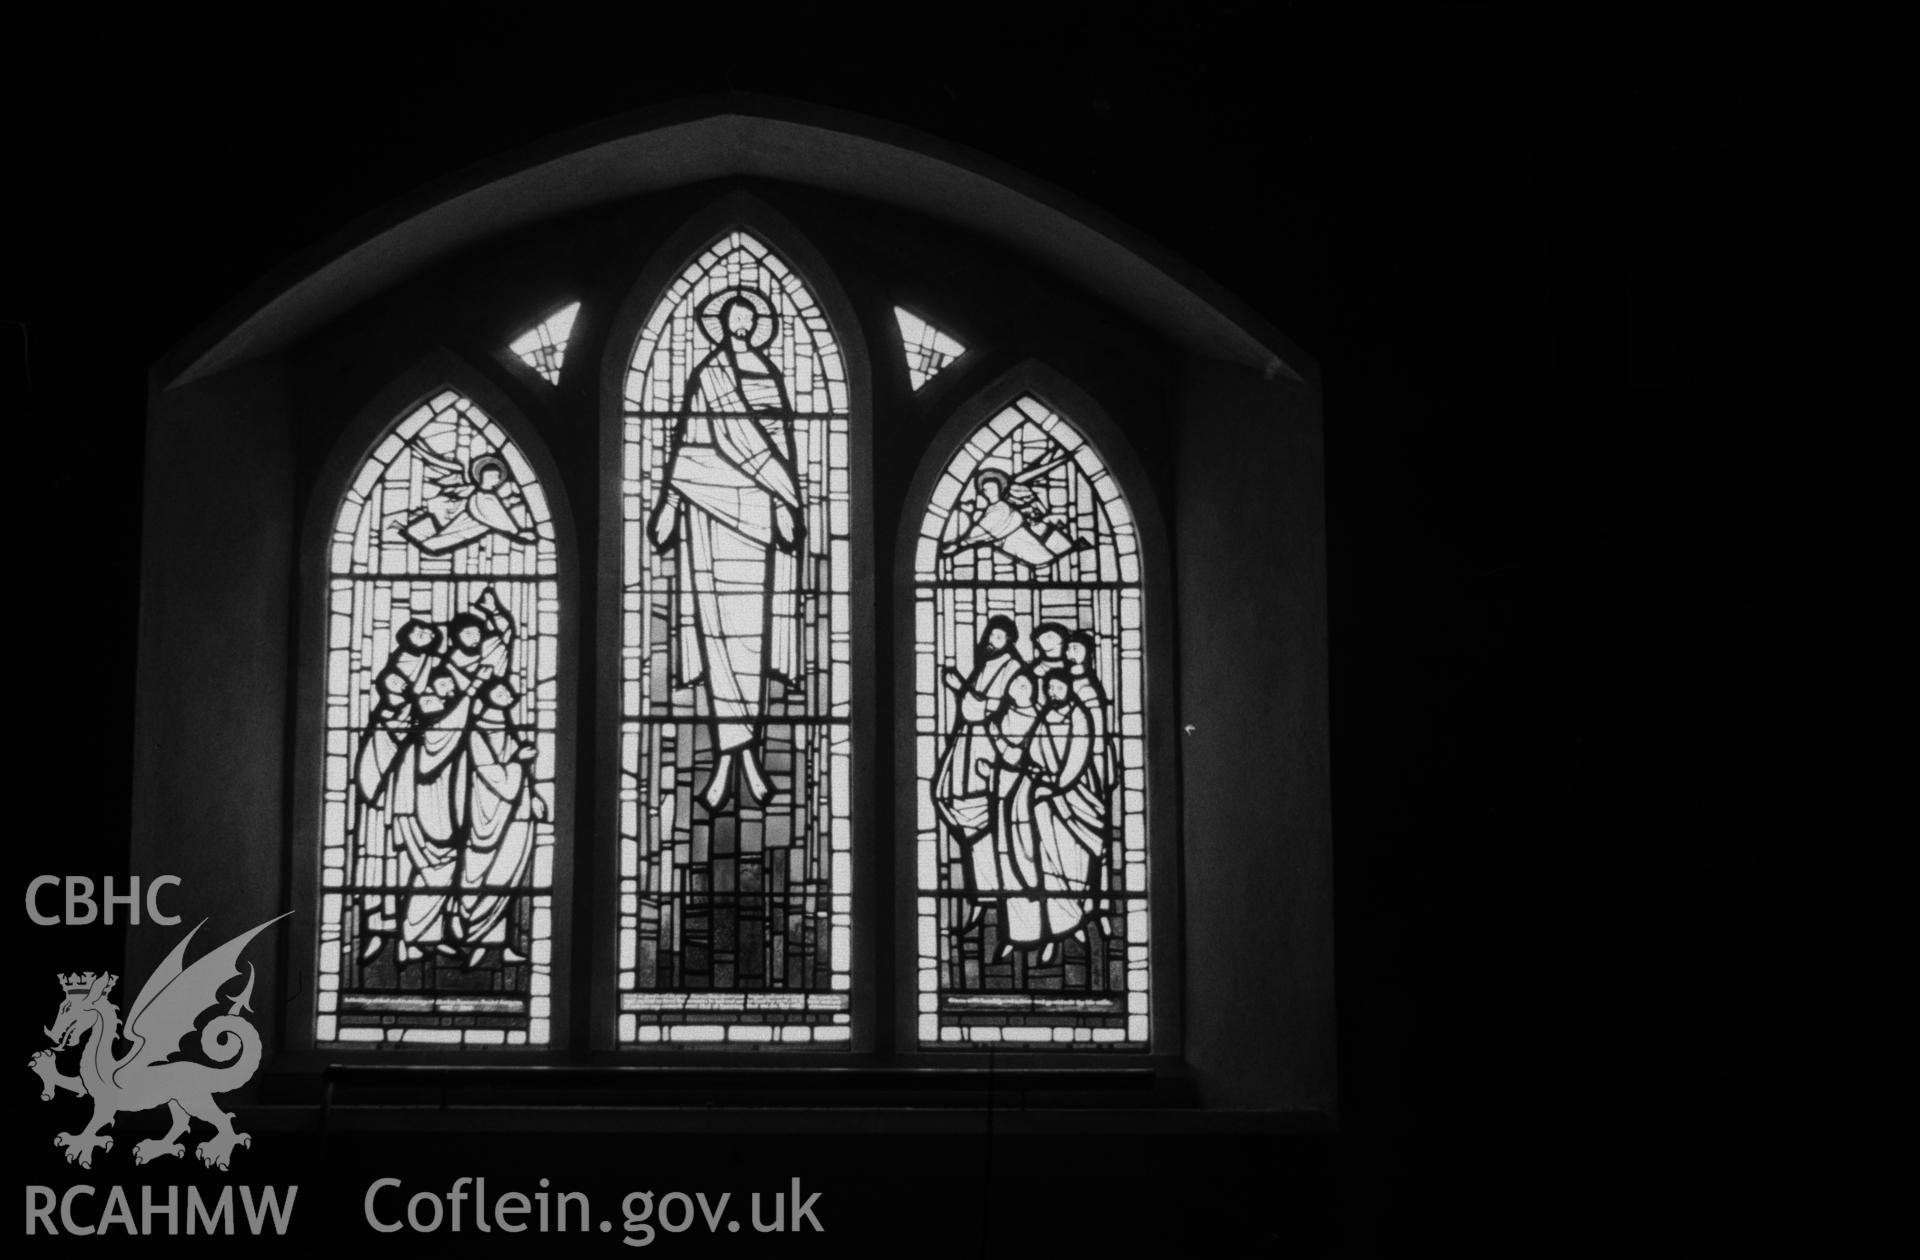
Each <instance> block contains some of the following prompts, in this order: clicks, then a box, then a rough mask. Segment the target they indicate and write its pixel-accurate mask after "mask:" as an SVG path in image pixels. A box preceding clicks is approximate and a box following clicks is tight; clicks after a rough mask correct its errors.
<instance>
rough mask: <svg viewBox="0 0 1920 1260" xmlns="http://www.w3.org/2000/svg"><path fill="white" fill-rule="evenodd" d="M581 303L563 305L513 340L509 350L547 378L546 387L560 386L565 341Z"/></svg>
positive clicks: (565, 347) (565, 348)
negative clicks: (547, 385)
mask: <svg viewBox="0 0 1920 1260" xmlns="http://www.w3.org/2000/svg"><path fill="white" fill-rule="evenodd" d="M579 313H580V303H578V302H575V303H573V304H571V305H569V306H563V307H561V308H560V309H559V310H557V311H555V312H554V313H553V314H551V315H549V316H547V318H545V319H543V320H541V321H540V322H539V323H537V324H535V325H534V326H533V327H531V328H529V329H527V331H525V332H523V333H521V334H520V335H519V336H518V337H515V338H514V339H513V341H512V342H511V343H510V344H509V345H508V347H507V348H508V349H509V350H511V351H513V352H514V353H515V354H517V355H519V356H520V360H521V362H523V363H525V364H526V365H527V366H528V367H530V368H532V369H533V370H534V371H536V372H538V373H540V375H542V376H544V377H546V378H547V384H549V385H558V384H559V383H560V364H561V363H562V362H563V361H564V360H565V359H566V357H567V338H568V337H570V336H572V335H573V320H574V317H575V316H576V315H578V314H579Z"/></svg>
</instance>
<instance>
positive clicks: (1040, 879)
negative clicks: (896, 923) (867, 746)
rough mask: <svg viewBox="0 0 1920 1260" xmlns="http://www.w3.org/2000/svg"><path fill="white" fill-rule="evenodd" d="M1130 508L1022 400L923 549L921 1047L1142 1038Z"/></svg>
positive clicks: (1144, 972) (1135, 614)
mask: <svg viewBox="0 0 1920 1260" xmlns="http://www.w3.org/2000/svg"><path fill="white" fill-rule="evenodd" d="M1140 579H1141V574H1140V546H1139V539H1138V533H1137V530H1136V529H1135V526H1134V518H1133V514H1132V513H1131V512H1129V511H1128V509H1127V503H1126V499H1125V497H1124V496H1123V495H1122V493H1121V491H1120V487H1119V485H1118V484H1117V483H1116V482H1115V481H1114V479H1113V476H1112V474H1111V473H1110V472H1109V471H1108V469H1107V467H1106V465H1105V464H1104V463H1103V462H1102V460H1101V459H1100V456H1099V455H1098V453H1096V452H1095V450H1094V449H1093V447H1092V446H1091V445H1089V444H1088V442H1087V441H1086V439H1085V438H1084V437H1083V436H1082V435H1081V434H1080V432H1079V430H1077V429H1076V428H1075V427H1074V426H1073V424H1072V423H1071V422H1070V421H1068V420H1067V419H1065V418H1063V417H1061V416H1059V415H1056V414H1055V413H1054V412H1053V411H1052V410H1050V409H1049V408H1048V407H1047V406H1046V405H1045V404H1043V403H1041V402H1040V401H1039V400H1037V399H1036V398H1034V397H1032V396H1030V395H1029V396H1024V397H1021V398H1019V399H1017V400H1016V401H1015V402H1013V403H1011V404H1010V405H1008V406H1007V407H1005V408H1004V409H1002V410H1001V411H999V412H998V413H997V414H995V415H993V416H992V417H991V418H989V419H988V420H987V421H986V422H985V423H984V424H982V425H981V426H980V427H979V428H978V429H976V430H975V431H974V432H973V433H972V434H971V435H970V436H969V437H968V438H967V440H966V441H965V443H964V444H963V445H962V446H961V448H960V450H959V452H958V453H956V454H955V455H954V456H953V458H952V459H951V460H950V461H949V462H948V464H947V466H946V468H945V470H944V471H943V472H942V473H941V475H940V477H939V479H938V481H937V482H936V483H935V486H934V489H933V492H932V496H931V500H930V502H929V503H928V505H927V508H926V513H925V516H924V518H923V519H922V521H921V525H920V530H919V535H918V538H917V539H916V540H915V543H914V563H913V584H914V591H913V599H914V607H913V626H914V653H915V656H914V662H915V670H914V697H913V705H914V710H913V711H914V730H915V736H914V743H915V749H914V752H915V767H916V784H915V791H916V793H917V796H916V801H917V823H918V825H917V846H916V847H917V862H916V869H917V883H916V890H917V892H916V914H917V922H918V934H917V937H918V946H919V967H918V973H919V984H918V990H919V1012H920V1014H919V1026H918V1038H919V1041H920V1043H921V1044H922V1045H924V1046H942V1045H946V1046H953V1045H960V1046H965V1045H970V1044H971V1045H978V1044H979V1043H982V1042H987V1043H1007V1042H1015V1043H1022V1044H1039V1043H1044V1044H1047V1045H1051V1046H1058V1047H1062V1048H1066V1049H1092V1048H1100V1047H1114V1048H1130V1049H1140V1048H1143V1047H1145V1045H1146V1044H1147V1041H1148V1014H1149V1010H1148V976H1149V968H1148V939H1147V938H1148V914H1147V891H1148V870H1147V825H1146V824H1147V802H1146V764H1145V758H1146V728H1145V721H1144V710H1143V696H1144V692H1145V687H1144V661H1143V656H1144V648H1143V642H1142V634H1143V616H1142V602H1141V601H1142V586H1141V580H1140Z"/></svg>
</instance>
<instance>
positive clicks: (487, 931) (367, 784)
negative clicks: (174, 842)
mask: <svg viewBox="0 0 1920 1260" xmlns="http://www.w3.org/2000/svg"><path fill="white" fill-rule="evenodd" d="M327 566H328V571H327V581H326V599H327V614H326V639H325V642H326V666H325V688H326V704H325V728H324V747H325V753H324V758H325V761H324V771H323V775H322V793H323V795H322V802H321V830H320V846H319V856H320V868H321V869H320V885H321V889H320V891H321V897H320V916H319V967H318V973H319V983H318V987H319V993H318V999H317V1001H316V1003H315V1023H314V1036H315V1040H316V1041H317V1042H320V1043H373V1042H378V1043H386V1044H392V1043H430V1044H440V1045H448V1044H452V1045H490V1046H516V1045H517V1046H539V1045H544V1044H546V1043H548V1042H549V1041H550V1040H551V1036H552V1032H551V1011H550V1003H551V1000H552V989H553V981H554V975H553V946H554V913H553V911H554V906H553V898H554V883H555V877H554V869H555V859H556V843H557V841H556V830H555V825H554V808H555V805H556V794H555V787H554V783H555V755H556V750H555V731H556V727H557V717H558V705H559V696H558V682H557V677H558V658H559V645H558V637H559V614H560V608H559V567H558V555H557V549H556V539H555V531H554V525H553V520H552V513H551V511H550V507H549V504H548V501H547V497H546V494H545V491H544V490H543V489H542V486H541V484H540V480H539V478H538V477H537V476H536V475H535V473H534V470H533V468H532V466H531V465H530V464H529V463H528V461H527V459H526V456H525V454H524V453H523V452H522V451H521V450H520V448H519V447H518V446H517V445H515V443H514V442H513V441H512V440H511V439H510V438H509V437H508V436H507V434H506V432H505V431H504V430H502V429H501V427H500V426H499V425H498V424H497V423H495V421H494V420H493V419H491V418H490V417H489V416H487V415H486V414H485V413H484V412H483V411H482V410H481V409H480V408H479V407H478V406H477V405H475V404H474V403H473V402H472V401H471V400H470V399H468V398H467V397H465V396H463V395H462V394H460V393H458V392H456V391H453V390H443V391H441V392H440V393H438V394H437V395H436V396H434V397H433V398H431V399H430V400H429V401H427V402H426V403H424V404H422V405H421V406H419V407H418V408H417V409H415V410H413V411H412V412H410V413H409V414H407V415H406V416H405V417H404V418H403V419H401V420H400V421H399V422H398V423H397V424H395V425H394V426H393V427H392V428H391V429H389V430H388V431H387V432H386V434H385V435H384V436H382V437H381V438H380V440H379V441H378V442H377V443H376V444H375V446H374V449H373V451H372V453H371V454H370V455H368V456H367V458H366V459H365V460H364V461H363V462H362V463H361V465H360V466H359V468H358V470H357V472H356V473H355V474H354V475H353V477H352V479H351V482H350V484H349V488H348V489H347V491H346V494H345V496H344V498H343V499H342V501H341V503H340V506H339V510H338V512H337V514H336V515H335V517H334V522H333V528H332V531H331V534H330V536H329V539H328V545H327Z"/></svg>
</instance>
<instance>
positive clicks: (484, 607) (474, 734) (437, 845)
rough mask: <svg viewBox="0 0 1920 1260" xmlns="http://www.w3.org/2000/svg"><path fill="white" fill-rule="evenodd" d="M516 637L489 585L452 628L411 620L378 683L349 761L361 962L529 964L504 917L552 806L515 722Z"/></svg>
mask: <svg viewBox="0 0 1920 1260" xmlns="http://www.w3.org/2000/svg"><path fill="white" fill-rule="evenodd" d="M513 637H514V623H513V618H512V616H511V615H510V614H509V613H508V612H507V610H506V609H505V608H504V607H503V606H502V605H501V603H500V598H499V596H498V595H497V594H496V593H495V592H494V589H493V587H491V586H489V587H487V588H486V589H485V590H484V591H482V592H481V593H480V596H479V597H478V598H477V599H475V600H474V601H473V604H472V605H471V607H470V608H469V609H468V610H467V611H465V612H461V613H458V614H456V615H455V616H454V617H453V618H452V619H451V620H449V621H447V622H446V623H444V624H436V623H434V622H431V621H427V620H424V619H419V618H416V619H413V620H410V621H408V622H406V623H405V624H404V625H402V626H401V627H400V630H399V632H398V633H397V634H396V635H395V643H394V648H393V651H392V653H391V654H390V655H389V656H388V657H387V661H386V664H385V665H384V666H383V667H382V668H381V670H380V672H379V674H377V675H376V676H375V678H374V708H373V712H372V715H371V717H370V718H369V720H368V723H367V726H366V730H365V732H364V733H363V734H362V736H361V739H360V745H359V748H358V749H357V750H356V752H355V756H354V765H353V775H354V790H355V794H356V796H357V798H358V802H359V806H360V810H359V822H358V826H357V829H356V835H357V840H358V848H357V852H356V854H355V870H354V872H353V876H354V883H355V885H356V886H357V887H359V888H360V889H361V890H362V891H361V893H360V912H361V929H362V937H361V945H360V961H361V962H362V964H365V963H369V962H372V961H373V960H374V959H375V958H377V957H378V956H379V955H380V953H381V952H382V951H383V950H385V949H386V948H387V946H388V943H389V941H397V944H396V945H395V949H396V952H397V957H398V961H399V962H400V963H401V964H402V965H405V964H407V963H410V962H414V961H417V960H419V959H421V958H423V957H425V956H427V955H428V954H429V953H433V954H438V955H440V956H443V957H446V958H451V959H457V960H459V961H460V962H461V964H462V965H464V966H466V967H475V966H478V965H479V964H480V963H481V962H482V961H483V960H484V958H485V957H486V954H487V951H488V950H490V949H496V948H497V949H499V950H501V951H502V958H503V959H504V961H506V962H523V961H525V959H524V958H522V957H521V956H520V954H519V953H518V951H517V950H516V949H515V948H514V946H513V944H512V942H511V940H510V938H509V935H508V926H509V923H508V919H509V915H508V912H509V910H510V909H511V908H512V904H513V889H515V888H516V887H517V886H518V885H520V884H521V883H522V882H523V881H524V880H525V878H526V875H527V871H528V869H529V867H530V865H531V863H532V859H533V830H534V827H533V824H534V820H535V819H544V818H546V817H547V816H548V813H549V807H548V804H547V801H546V799H545V798H544V797H543V796H542V795H541V794H540V793H539V792H538V791H537V790H536V789H535V787H534V783H533V777H534V776H533V769H532V762H533V760H534V758H535V746H534V743H533V742H532V740H530V739H528V738H526V737H525V736H523V735H522V733H521V732H520V730H519V728H518V727H517V726H516V725H515V722H514V718H513V709H514V705H515V704H516V703H517V701H518V699H519V696H518V693H516V692H515V690H514V688H513V684H512V682H511V680H510V670H509V665H508V660H509V650H510V648H511V646H512V643H513Z"/></svg>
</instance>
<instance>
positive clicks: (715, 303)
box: [696, 285, 780, 350]
mask: <svg viewBox="0 0 1920 1260" xmlns="http://www.w3.org/2000/svg"><path fill="white" fill-rule="evenodd" d="M734 301H741V302H745V303H746V304H747V305H748V306H749V307H751V308H752V310H753V327H752V328H751V329H749V330H748V332H747V344H748V345H750V346H752V347H753V348H754V349H755V350H760V349H764V348H765V347H766V345H767V343H768V342H770V341H772V340H773V334H774V333H776V332H778V331H779V329H780V316H779V315H778V314H776V313H775V311H774V309H773V303H772V302H771V301H769V300H768V299H767V295H766V294H764V293H762V292H760V290H758V289H750V288H747V287H746V286H745V285H734V286H732V287H731V288H726V289H722V290H720V291H719V292H718V293H714V294H711V295H709V296H708V298H707V300H706V301H704V302H702V303H700V307H699V310H698V311H697V312H696V313H697V314H698V316H699V319H700V331H702V332H704V333H706V334H707V340H709V341H711V342H713V344H714V345H716V346H717V345H720V344H721V343H723V342H724V341H726V339H727V328H726V323H725V320H724V319H723V316H724V315H725V314H726V310H727V306H728V305H729V304H730V303H732V302H734Z"/></svg>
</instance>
